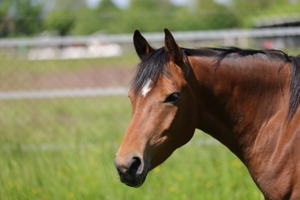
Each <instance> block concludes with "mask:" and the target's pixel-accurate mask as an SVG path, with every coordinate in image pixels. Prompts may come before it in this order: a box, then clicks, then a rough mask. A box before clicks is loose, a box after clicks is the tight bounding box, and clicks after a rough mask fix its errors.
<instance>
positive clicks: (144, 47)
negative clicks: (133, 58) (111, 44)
mask: <svg viewBox="0 0 300 200" xmlns="http://www.w3.org/2000/svg"><path fill="white" fill-rule="evenodd" d="M133 44H134V47H135V51H136V53H137V55H138V56H139V57H140V58H142V57H143V56H145V55H147V54H148V53H151V52H152V51H154V49H153V48H152V47H151V46H150V45H149V44H148V42H147V40H146V39H145V38H144V37H143V36H142V35H141V33H140V32H139V31H138V30H136V31H135V32H134V34H133Z"/></svg>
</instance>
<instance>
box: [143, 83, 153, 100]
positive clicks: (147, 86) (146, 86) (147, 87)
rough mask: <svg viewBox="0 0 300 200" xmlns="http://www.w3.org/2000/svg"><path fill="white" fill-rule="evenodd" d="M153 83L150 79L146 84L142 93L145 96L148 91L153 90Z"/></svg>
mask: <svg viewBox="0 0 300 200" xmlns="http://www.w3.org/2000/svg"><path fill="white" fill-rule="evenodd" d="M151 83H152V80H151V79H148V81H147V83H146V84H145V85H144V87H143V89H142V95H143V96H144V97H145V96H146V95H147V93H148V92H149V91H150V90H151V88H150V84H151Z"/></svg>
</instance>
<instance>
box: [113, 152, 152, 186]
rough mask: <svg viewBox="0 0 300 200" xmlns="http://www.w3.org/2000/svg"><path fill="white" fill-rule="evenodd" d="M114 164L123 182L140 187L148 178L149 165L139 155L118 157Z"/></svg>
mask: <svg viewBox="0 0 300 200" xmlns="http://www.w3.org/2000/svg"><path fill="white" fill-rule="evenodd" d="M114 164H115V167H116V169H117V172H118V174H119V177H120V180H121V182H122V183H124V184H126V185H128V186H130V187H140V186H141V185H142V184H143V183H144V181H145V180H146V177H147V174H148V171H149V170H148V169H149V167H147V166H148V165H145V162H144V161H143V159H141V158H140V157H139V156H127V157H125V159H124V158H120V157H116V159H115V162H114Z"/></svg>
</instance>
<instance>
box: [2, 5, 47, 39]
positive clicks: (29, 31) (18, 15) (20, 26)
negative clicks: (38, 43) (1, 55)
mask: <svg viewBox="0 0 300 200" xmlns="http://www.w3.org/2000/svg"><path fill="white" fill-rule="evenodd" d="M0 3H1V4H2V5H3V7H2V9H0V18H1V21H0V27H1V28H0V36H2V37H7V36H27V35H33V34H35V33H38V32H40V31H42V30H43V23H42V18H41V17H42V16H41V15H42V6H41V5H40V4H33V2H32V1H31V0H4V1H3V2H0ZM12 11H13V12H12Z"/></svg>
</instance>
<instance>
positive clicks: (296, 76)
mask: <svg viewBox="0 0 300 200" xmlns="http://www.w3.org/2000/svg"><path fill="white" fill-rule="evenodd" d="M181 49H182V51H183V52H184V54H185V55H186V56H200V57H201V56H205V57H215V63H214V64H215V65H216V66H218V65H219V64H220V63H221V61H222V60H223V59H225V58H226V57H229V56H232V55H234V56H237V57H245V56H257V57H258V58H259V57H262V56H265V57H266V58H267V59H270V60H277V61H281V62H283V63H284V64H286V63H292V66H293V67H292V68H293V69H292V74H291V81H290V95H291V96H290V104H289V119H291V118H292V117H293V115H294V114H295V112H296V110H297V108H298V107H299V98H300V56H297V57H292V56H288V55H287V54H286V53H284V52H283V51H280V50H253V49H240V48H237V47H227V48H200V49H188V48H181ZM168 61H169V56H168V54H167V52H166V51H165V48H164V47H162V48H160V49H157V50H155V51H153V52H151V53H149V54H148V55H146V56H145V57H143V58H142V59H141V61H140V63H139V64H138V66H137V68H136V75H135V77H134V78H133V80H132V88H133V89H134V92H135V93H139V92H140V91H141V89H142V87H143V86H144V85H145V83H146V82H147V80H148V79H151V80H152V82H153V83H154V84H155V83H156V82H157V79H158V77H159V75H160V74H164V75H166V76H167V77H170V78H172V76H171V74H170V72H169V70H168V69H169V67H168ZM283 66H284V65H282V67H283ZM187 69H189V66H187Z"/></svg>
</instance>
